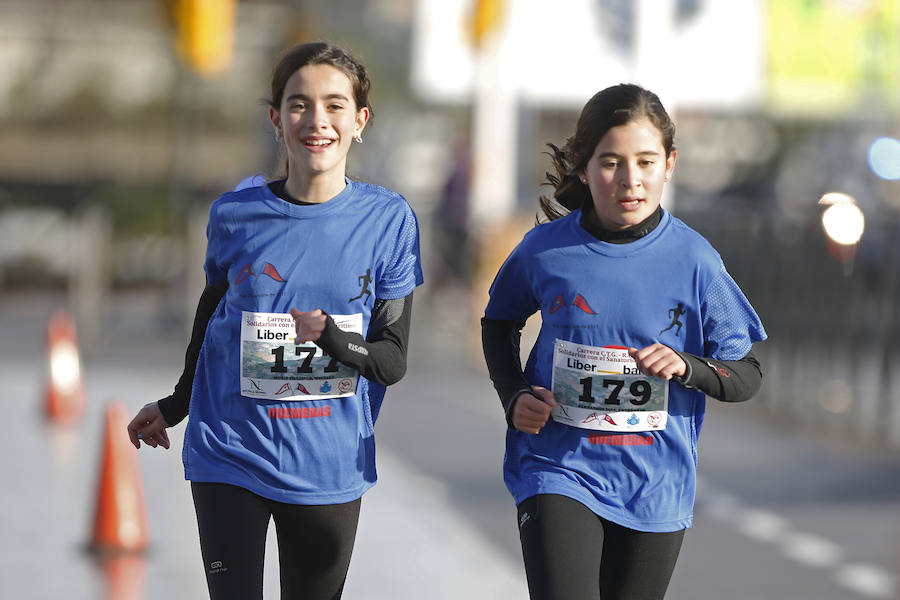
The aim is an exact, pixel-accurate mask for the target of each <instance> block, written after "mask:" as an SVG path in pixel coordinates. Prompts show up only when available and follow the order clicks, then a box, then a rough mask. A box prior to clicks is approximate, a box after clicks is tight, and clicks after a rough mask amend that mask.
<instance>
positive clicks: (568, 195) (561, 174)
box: [540, 83, 675, 221]
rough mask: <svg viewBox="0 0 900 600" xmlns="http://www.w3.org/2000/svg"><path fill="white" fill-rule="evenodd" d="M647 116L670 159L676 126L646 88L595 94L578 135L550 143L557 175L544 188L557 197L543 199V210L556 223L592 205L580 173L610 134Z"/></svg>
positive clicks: (586, 107)
mask: <svg viewBox="0 0 900 600" xmlns="http://www.w3.org/2000/svg"><path fill="white" fill-rule="evenodd" d="M644 117H646V118H647V119H649V120H650V122H651V123H653V124H654V125H655V126H656V128H657V129H659V131H660V133H661V134H662V141H663V147H664V148H665V151H666V156H667V157H668V156H669V155H670V154H671V153H672V151H673V150H674V149H675V124H674V123H673V122H672V118H671V117H669V113H667V112H666V109H665V108H664V107H663V105H662V102H660V100H659V97H657V95H656V94H654V93H653V92H651V91H649V90H645V89H644V88H642V87H640V86H637V85H634V84H629V83H622V84H619V85H614V86H612V87H608V88H606V89H603V90H600V91H599V92H597V93H596V94H594V96H593V98H591V99H590V100H588V102H587V104H585V105H584V108H583V109H582V110H581V116H579V117H578V124H577V125H576V126H575V135H573V136H572V137H570V138H569V139H567V140H566V143H565V144H564V145H563V147H562V148H559V147H557V146H556V145H555V144H547V146H548V147H549V148H550V151H549V152H547V153H546V154H548V155H549V156H550V160H551V162H552V165H553V170H554V171H555V173H551V172H550V171H548V172H547V173H546V174H545V175H546V181H545V182H544V184H543V185H550V186H552V187H553V189H554V191H553V197H552V198H548V197H546V196H544V195H541V197H540V205H541V210H542V211H543V213H544V215H546V217H547V219H549V220H551V221H552V220H554V219H558V218H560V217H563V216H565V215H566V214H568V213H569V212H571V211H573V210H577V209H579V208H584V207H586V206H591V205H592V204H593V202H592V200H591V191H590V190H589V189H588V186H587V185H586V184H584V183H581V179H580V178H579V176H578V173H579V171H582V170H584V168H585V167H586V166H587V163H588V161H589V160H590V159H591V156H592V155H593V154H594V149H595V148H596V147H597V144H598V143H599V142H600V139H601V138H602V137H603V136H604V135H606V132H607V131H609V130H610V129H612V128H613V127H616V126H619V125H625V124H626V123H630V122H632V121H635V120H637V119H641V118H644Z"/></svg>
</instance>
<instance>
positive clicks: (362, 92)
mask: <svg viewBox="0 0 900 600" xmlns="http://www.w3.org/2000/svg"><path fill="white" fill-rule="evenodd" d="M306 65H329V66H332V67H334V68H335V69H337V70H338V71H340V72H341V73H343V74H344V75H346V76H347V78H348V79H349V80H350V84H351V86H352V87H353V100H354V102H356V110H357V111H358V110H360V109H361V108H363V107H367V108H368V109H369V119H370V120H371V118H372V117H373V116H374V110H373V109H372V105H371V104H370V103H369V88H370V86H371V82H370V81H369V75H368V73H366V68H365V67H364V66H363V64H362V63H361V62H359V61H358V60H356V58H354V57H353V56H352V55H351V54H350V53H349V52H347V51H346V50H344V49H343V48H341V47H340V46H335V45H332V44H327V43H325V42H310V43H308V44H298V45H296V46H293V47H291V48H288V49H287V50H285V51H284V52H282V54H281V56H280V58H279V59H278V62H276V63H275V66H274V67H273V68H272V97H271V98H270V99H269V100H267V102H268V104H269V106H271V107H272V108H274V109H275V110H278V109H279V108H280V107H281V99H282V97H283V96H284V87H285V85H287V80H288V79H290V78H291V75H293V74H294V73H296V72H297V70H298V69H300V68H301V67H305V66H306Z"/></svg>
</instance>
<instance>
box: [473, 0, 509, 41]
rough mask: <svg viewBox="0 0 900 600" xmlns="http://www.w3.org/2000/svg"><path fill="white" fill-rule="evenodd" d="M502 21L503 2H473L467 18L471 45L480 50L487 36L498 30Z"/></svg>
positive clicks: (486, 0) (480, 0) (481, 0)
mask: <svg viewBox="0 0 900 600" xmlns="http://www.w3.org/2000/svg"><path fill="white" fill-rule="evenodd" d="M502 19H503V0H474V1H473V6H472V9H471V12H470V13H469V18H468V25H469V26H468V30H469V34H470V37H471V39H472V45H474V46H475V47H476V48H481V47H482V45H483V44H484V40H485V38H486V37H487V36H488V35H491V34H494V33H496V32H497V30H498V29H499V28H500V23H501V21H502Z"/></svg>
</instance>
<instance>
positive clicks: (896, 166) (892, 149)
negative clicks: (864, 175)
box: [868, 137, 900, 181]
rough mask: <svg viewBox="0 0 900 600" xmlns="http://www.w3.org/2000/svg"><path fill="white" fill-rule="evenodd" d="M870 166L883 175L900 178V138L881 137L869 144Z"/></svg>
mask: <svg viewBox="0 0 900 600" xmlns="http://www.w3.org/2000/svg"><path fill="white" fill-rule="evenodd" d="M868 158H869V168H870V169H872V172H873V173H875V174H876V175H878V176H879V177H881V178H882V179H888V180H891V181H893V180H894V179H900V140H897V139H895V138H892V137H880V138H878V139H876V140H875V141H874V142H872V143H871V144H870V145H869V152H868Z"/></svg>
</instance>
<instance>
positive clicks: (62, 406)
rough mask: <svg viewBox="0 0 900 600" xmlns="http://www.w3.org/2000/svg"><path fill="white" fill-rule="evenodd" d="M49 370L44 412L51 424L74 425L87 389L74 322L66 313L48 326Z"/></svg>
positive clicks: (61, 313)
mask: <svg viewBox="0 0 900 600" xmlns="http://www.w3.org/2000/svg"><path fill="white" fill-rule="evenodd" d="M47 367H48V374H47V389H46V393H45V396H44V413H45V415H46V417H47V418H48V419H49V420H50V421H54V422H57V423H72V422H73V421H75V420H77V419H78V417H80V416H81V413H82V411H83V410H84V386H83V384H82V382H81V358H80V356H79V351H78V337H77V335H76V331H75V321H74V319H72V317H71V316H70V315H69V313H67V312H66V311H64V310H58V311H56V312H55V313H53V316H51V317H50V321H49V322H48V323H47Z"/></svg>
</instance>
